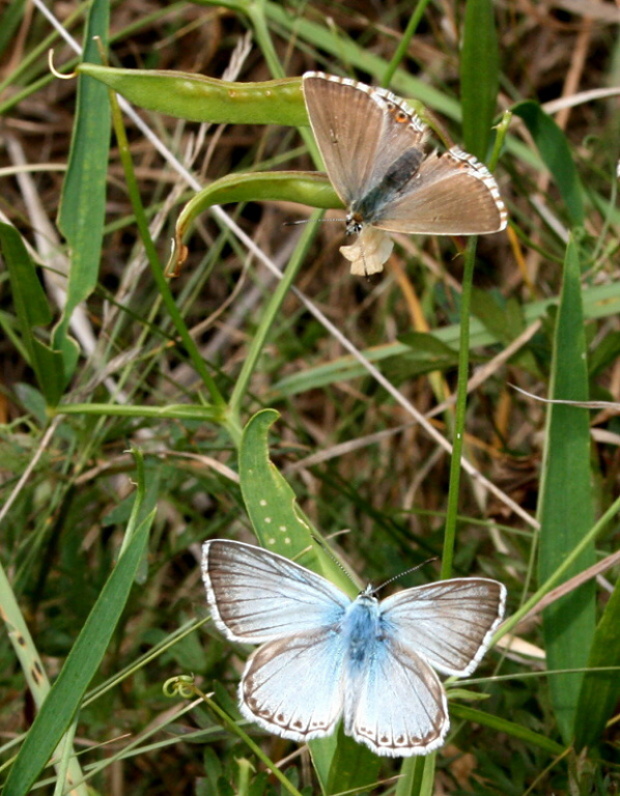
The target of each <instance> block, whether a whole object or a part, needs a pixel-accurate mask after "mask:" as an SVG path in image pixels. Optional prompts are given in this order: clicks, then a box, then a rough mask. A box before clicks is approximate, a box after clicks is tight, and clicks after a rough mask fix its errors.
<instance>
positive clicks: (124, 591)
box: [3, 511, 155, 796]
mask: <svg viewBox="0 0 620 796" xmlns="http://www.w3.org/2000/svg"><path fill="white" fill-rule="evenodd" d="M154 516H155V512H154V511H153V512H152V513H151V514H149V515H148V516H147V517H146V518H145V519H144V520H143V521H142V522H141V523H140V525H139V526H138V527H137V528H136V530H135V531H134V533H133V534H132V535H131V541H130V542H129V544H128V546H127V548H126V550H125V552H124V553H123V555H122V556H121V557H120V558H119V561H118V563H117V565H116V567H115V568H114V570H113V572H112V574H111V575H110V577H109V578H108V580H107V582H106V584H105V586H104V587H103V589H102V591H101V594H100V595H99V598H98V599H97V602H96V603H95V605H94V606H93V609H92V611H91V612H90V614H89V616H88V619H87V620H86V622H85V624H84V627H83V628H82V631H81V632H80V635H79V637H78V639H77V641H76V642H75V644H74V645H73V647H72V649H71V652H70V653H69V655H68V656H67V660H66V661H65V664H64V666H63V667H62V670H61V672H60V674H59V675H58V679H57V680H56V682H55V683H54V685H53V686H52V689H51V691H50V692H49V695H48V697H47V699H46V700H45V702H44V703H43V707H42V708H41V711H40V712H39V714H38V715H37V717H36V719H35V721H34V723H33V725H32V727H31V728H30V730H29V731H28V735H27V736H26V740H25V741H24V744H23V746H22V748H21V749H20V751H19V754H18V756H17V758H16V760H15V762H14V763H13V766H12V768H11V771H10V773H9V776H8V779H7V781H6V784H5V786H4V790H3V793H4V794H5V796H25V794H27V793H29V792H30V789H31V787H32V785H33V783H34V781H35V780H36V778H37V777H38V776H39V774H40V772H41V770H42V769H43V767H44V766H45V764H46V763H47V761H48V760H49V758H50V756H51V754H52V752H53V751H54V749H55V748H56V746H57V745H58V742H59V741H60V739H61V738H62V736H63V734H64V732H65V731H66V729H67V728H68V727H69V725H70V724H71V721H72V720H73V718H74V716H75V714H76V712H77V710H78V709H79V706H80V703H81V701H82V697H83V696H84V693H85V691H86V689H87V687H88V684H89V683H90V681H91V680H92V678H93V677H94V675H95V674H96V672H97V671H98V669H99V666H100V664H101V660H102V658H103V655H104V653H105V651H106V649H107V647H108V644H109V643H110V639H111V638H112V634H113V633H114V629H115V628H116V625H117V624H118V621H119V619H120V617H121V614H122V612H123V610H124V608H125V605H126V603H127V599H128V597H129V592H130V590H131V587H132V584H133V582H134V579H135V576H136V572H137V571H138V566H139V564H140V561H141V560H142V557H143V555H144V551H145V549H146V544H147V541H148V538H149V530H150V527H151V523H152V521H153V518H154ZM127 533H128V534H129V533H130V531H129V529H128V531H127Z"/></svg>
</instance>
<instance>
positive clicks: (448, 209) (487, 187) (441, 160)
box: [372, 147, 507, 235]
mask: <svg viewBox="0 0 620 796" xmlns="http://www.w3.org/2000/svg"><path fill="white" fill-rule="evenodd" d="M506 222H507V213H506V208H505V206H504V203H503V202H502V199H501V196H500V193H499V188H498V187H497V183H496V182H495V179H494V178H493V175H492V174H491V172H490V171H489V170H488V169H487V168H486V166H484V165H483V164H482V163H480V162H479V161H478V160H476V158H474V157H473V155H468V154H467V153H466V152H463V151H462V150H461V149H459V148H458V147H453V148H452V149H450V150H449V151H448V152H444V153H443V154H442V155H438V154H437V153H433V154H432V155H430V156H429V157H428V158H426V160H424V161H423V162H422V165H421V166H420V168H419V169H418V171H417V173H416V174H415V175H414V176H413V177H412V178H411V181H410V183H409V184H408V185H407V187H406V189H405V190H404V191H403V195H402V196H401V197H400V198H398V199H395V200H394V201H392V202H390V203H389V204H387V205H385V207H383V208H382V212H381V214H380V217H379V218H375V219H374V220H373V222H372V223H373V225H374V226H376V227H378V228H379V229H384V230H386V231H388V232H406V233H408V234H431V235H484V234H486V233H491V232H499V231H500V230H502V229H504V227H505V226H506Z"/></svg>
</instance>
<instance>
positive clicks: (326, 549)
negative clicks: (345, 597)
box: [312, 535, 359, 589]
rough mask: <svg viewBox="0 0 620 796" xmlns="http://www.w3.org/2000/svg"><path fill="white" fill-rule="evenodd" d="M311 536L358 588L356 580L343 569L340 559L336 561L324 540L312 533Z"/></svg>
mask: <svg viewBox="0 0 620 796" xmlns="http://www.w3.org/2000/svg"><path fill="white" fill-rule="evenodd" d="M312 538H313V540H314V541H315V542H316V543H317V544H318V546H319V547H320V548H321V550H322V551H323V552H324V553H327V555H328V556H329V557H330V558H331V560H332V561H333V562H334V564H335V565H336V566H337V567H338V569H340V570H342V571H343V572H344V574H345V575H346V576H347V578H348V579H349V580H350V581H351V583H352V584H353V585H354V586H355V588H356V589H358V588H359V586H358V584H357V583H356V582H355V581H354V580H353V578H352V577H351V575H350V574H349V573H348V572H347V570H346V569H345V567H344V566H343V565H342V563H341V562H340V561H338V559H337V558H336V556H335V555H334V554H333V553H332V551H331V550H330V549H329V547H327V545H326V544H325V542H324V541H323V540H322V539H319V538H318V536H314V535H313V536H312Z"/></svg>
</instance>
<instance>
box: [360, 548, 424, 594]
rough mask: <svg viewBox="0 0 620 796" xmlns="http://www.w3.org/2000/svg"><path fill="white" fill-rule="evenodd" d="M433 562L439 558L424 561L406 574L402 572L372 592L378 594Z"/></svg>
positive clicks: (406, 571) (407, 570)
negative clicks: (391, 584)
mask: <svg viewBox="0 0 620 796" xmlns="http://www.w3.org/2000/svg"><path fill="white" fill-rule="evenodd" d="M432 561H437V556H433V557H432V558H427V559H426V561H423V562H422V563H421V564H416V566H415V567H411V568H410V569H406V570H405V571H404V572H401V573H400V574H398V575H394V577H393V578H390V579H389V580H386V581H385V583H382V584H381V585H380V586H376V587H375V588H373V590H372V591H373V594H376V593H377V592H379V591H381V589H384V588H385V587H386V586H389V585H390V583H393V582H394V581H395V580H398V579H399V578H404V577H405V575H410V574H411V573H412V572H415V571H416V570H417V569H422V567H425V566H426V565H427V564H430V563H431V562H432Z"/></svg>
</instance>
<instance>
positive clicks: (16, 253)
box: [0, 224, 65, 406]
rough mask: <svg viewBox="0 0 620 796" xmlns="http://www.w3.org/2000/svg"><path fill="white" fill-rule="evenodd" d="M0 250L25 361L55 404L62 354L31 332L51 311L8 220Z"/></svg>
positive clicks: (61, 376)
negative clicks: (26, 355) (24, 352)
mask: <svg viewBox="0 0 620 796" xmlns="http://www.w3.org/2000/svg"><path fill="white" fill-rule="evenodd" d="M0 250H1V251H2V255H3V257H4V262H5V264H6V268H7V271H8V274H9V280H10V282H11V292H12V294H13V302H14V305H15V313H16V315H17V321H18V324H19V327H20V332H21V337H22V342H23V345H24V349H25V350H26V352H27V354H28V357H29V364H30V366H31V368H32V369H33V370H34V373H35V376H36V378H37V384H38V386H39V389H40V390H41V392H42V393H43V395H44V396H45V400H46V401H47V403H48V404H49V405H50V406H55V405H56V404H57V403H58V401H59V400H60V397H61V395H62V393H63V388H64V382H65V379H64V369H63V361H62V356H61V355H60V352H58V351H53V350H52V349H51V348H50V347H49V346H47V345H46V344H45V343H43V342H42V341H41V340H39V339H38V337H37V336H36V334H35V328H36V327H37V326H47V325H48V324H50V323H51V322H52V311H51V309H50V307H49V305H48V303H47V297H46V295H45V292H44V290H43V288H42V287H41V283H40V282H39V279H38V277H37V273H36V270H35V267H34V263H33V262H32V260H31V259H30V255H29V254H28V250H27V249H26V247H25V246H24V243H23V241H22V239H21V236H20V234H19V232H17V230H16V229H15V228H14V227H12V226H11V225H10V224H0Z"/></svg>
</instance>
